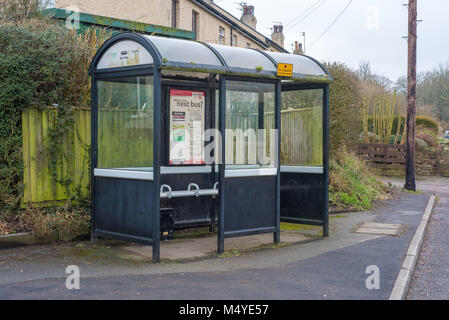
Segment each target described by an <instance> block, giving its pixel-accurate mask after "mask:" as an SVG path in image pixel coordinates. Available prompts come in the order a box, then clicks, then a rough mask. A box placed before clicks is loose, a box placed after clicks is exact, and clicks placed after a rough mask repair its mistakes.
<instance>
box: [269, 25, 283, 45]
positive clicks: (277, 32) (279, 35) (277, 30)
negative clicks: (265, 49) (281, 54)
mask: <svg viewBox="0 0 449 320" xmlns="http://www.w3.org/2000/svg"><path fill="white" fill-rule="evenodd" d="M283 31H284V27H283V26H282V24H275V25H274V26H273V33H272V34H271V40H273V41H274V42H276V43H277V44H278V45H280V46H281V47H284V40H285V37H284V33H283Z"/></svg>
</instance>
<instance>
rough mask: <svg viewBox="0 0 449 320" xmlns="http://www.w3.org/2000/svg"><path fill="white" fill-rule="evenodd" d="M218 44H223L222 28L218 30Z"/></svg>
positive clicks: (223, 34)
mask: <svg viewBox="0 0 449 320" xmlns="http://www.w3.org/2000/svg"><path fill="white" fill-rule="evenodd" d="M218 43H219V44H223V45H224V44H225V29H224V28H222V27H219V28H218Z"/></svg>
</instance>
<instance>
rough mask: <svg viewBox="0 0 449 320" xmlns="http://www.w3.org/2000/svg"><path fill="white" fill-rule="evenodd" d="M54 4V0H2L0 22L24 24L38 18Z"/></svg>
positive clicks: (0, 3) (0, 1) (0, 0)
mask: <svg viewBox="0 0 449 320" xmlns="http://www.w3.org/2000/svg"><path fill="white" fill-rule="evenodd" d="M52 3H53V2H52V0H0V21H15V22H17V21H22V22H23V21H25V20H28V19H31V18H36V17H37V16H39V15H40V13H41V12H42V10H44V9H46V8H48V7H49V6H51V5H52Z"/></svg>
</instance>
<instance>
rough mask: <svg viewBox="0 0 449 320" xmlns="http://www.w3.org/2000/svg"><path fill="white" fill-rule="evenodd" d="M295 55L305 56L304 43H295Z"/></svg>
mask: <svg viewBox="0 0 449 320" xmlns="http://www.w3.org/2000/svg"><path fill="white" fill-rule="evenodd" d="M293 54H304V50H303V48H302V43H298V41H295V49H294V50H293Z"/></svg>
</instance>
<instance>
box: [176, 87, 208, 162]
mask: <svg viewBox="0 0 449 320" xmlns="http://www.w3.org/2000/svg"><path fill="white" fill-rule="evenodd" d="M205 96H206V94H205V92H200V91H188V90H170V164H172V165H201V164H204V163H205V160H204V142H203V132H204V130H205V124H204V111H205Z"/></svg>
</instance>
